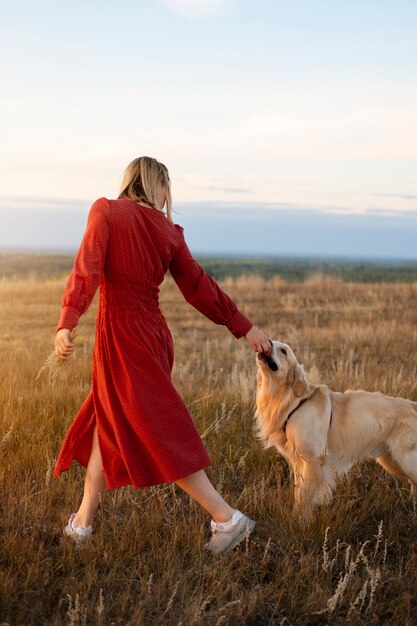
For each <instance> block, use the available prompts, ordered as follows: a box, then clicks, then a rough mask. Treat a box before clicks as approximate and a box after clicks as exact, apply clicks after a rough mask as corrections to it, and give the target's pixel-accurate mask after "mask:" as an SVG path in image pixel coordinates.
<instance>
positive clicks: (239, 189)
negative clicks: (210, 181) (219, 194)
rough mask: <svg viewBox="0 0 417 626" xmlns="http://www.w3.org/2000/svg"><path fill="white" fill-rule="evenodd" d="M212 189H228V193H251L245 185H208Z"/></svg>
mask: <svg viewBox="0 0 417 626" xmlns="http://www.w3.org/2000/svg"><path fill="white" fill-rule="evenodd" d="M207 189H210V191H226V192H227V193H250V192H251V190H250V189H246V188H245V187H207Z"/></svg>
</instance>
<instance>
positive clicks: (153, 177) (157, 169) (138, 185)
mask: <svg viewBox="0 0 417 626" xmlns="http://www.w3.org/2000/svg"><path fill="white" fill-rule="evenodd" d="M160 187H162V188H163V189H164V191H165V206H166V217H167V219H168V220H169V221H170V222H172V196H171V181H170V179H169V173H168V169H167V167H166V166H165V165H164V164H163V163H160V162H159V161H157V160H156V159H153V158H152V157H148V156H142V157H138V158H137V159H134V160H133V161H132V162H131V163H129V165H128V166H127V168H126V169H125V171H124V173H123V178H122V182H121V185H120V192H119V195H118V198H119V199H120V198H129V199H130V200H133V201H134V202H140V201H142V202H146V203H147V204H149V205H150V206H152V207H153V208H154V209H159V210H160V211H162V208H163V207H161V206H158V204H157V202H158V200H157V194H158V191H159V189H160Z"/></svg>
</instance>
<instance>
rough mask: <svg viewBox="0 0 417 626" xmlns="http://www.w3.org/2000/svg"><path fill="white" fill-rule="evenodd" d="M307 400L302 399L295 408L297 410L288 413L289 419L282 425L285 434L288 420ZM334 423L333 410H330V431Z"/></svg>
mask: <svg viewBox="0 0 417 626" xmlns="http://www.w3.org/2000/svg"><path fill="white" fill-rule="evenodd" d="M307 400H308V398H302V399H301V400H300V402H299V403H298V404H297V406H296V407H295V409H293V410H292V411H290V412H289V413H288V415H287V417H286V419H285V421H284V423H283V425H282V430H283V432H284V433H285V431H286V428H287V424H288V420H289V419H290V417H291V415H292V414H293V413H295V412H296V410H297V409H299V408H300V406H301V405H303V404H304V402H306V401H307ZM332 421H333V409H331V410H330V421H329V430H330V426H331V425H332Z"/></svg>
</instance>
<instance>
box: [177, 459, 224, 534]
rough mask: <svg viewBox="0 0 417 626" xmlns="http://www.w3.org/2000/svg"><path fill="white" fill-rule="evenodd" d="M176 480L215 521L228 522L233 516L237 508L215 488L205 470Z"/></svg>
mask: <svg viewBox="0 0 417 626" xmlns="http://www.w3.org/2000/svg"><path fill="white" fill-rule="evenodd" d="M175 482H176V484H177V485H178V487H181V489H183V490H184V491H185V492H186V493H188V495H189V496H191V497H192V498H193V499H194V500H196V501H197V502H198V503H199V504H201V506H202V507H203V508H204V509H205V510H206V511H207V512H208V513H210V515H211V517H212V518H213V519H214V521H215V522H221V523H223V522H228V521H229V520H230V519H231V517H232V516H233V513H234V512H235V509H232V507H231V506H229V505H228V504H227V502H225V500H223V498H222V497H221V495H220V494H219V493H218V491H216V490H215V488H214V487H213V485H212V484H211V482H210V481H209V479H208V477H207V474H206V473H205V471H204V470H199V471H198V472H195V473H194V474H190V475H189V476H185V478H180V479H179V480H176V481H175Z"/></svg>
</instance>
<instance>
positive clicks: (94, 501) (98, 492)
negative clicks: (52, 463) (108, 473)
mask: <svg viewBox="0 0 417 626" xmlns="http://www.w3.org/2000/svg"><path fill="white" fill-rule="evenodd" d="M102 466H103V464H102V461H101V454H100V448H99V445H98V437H97V424H96V425H95V426H94V433H93V445H92V448H91V454H90V459H89V461H88V465H87V470H86V474H85V481H84V496H83V499H82V502H81V505H80V508H79V509H78V512H77V515H76V516H75V518H74V521H73V524H74V526H89V525H90V523H91V518H92V516H93V513H94V511H95V510H96V508H97V507H98V504H99V502H100V501H101V498H102V497H103V496H104V494H105V493H106V481H105V480H104V475H103V472H102V471H101V468H102Z"/></svg>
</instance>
